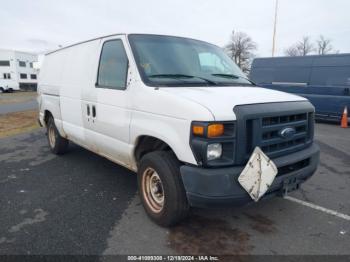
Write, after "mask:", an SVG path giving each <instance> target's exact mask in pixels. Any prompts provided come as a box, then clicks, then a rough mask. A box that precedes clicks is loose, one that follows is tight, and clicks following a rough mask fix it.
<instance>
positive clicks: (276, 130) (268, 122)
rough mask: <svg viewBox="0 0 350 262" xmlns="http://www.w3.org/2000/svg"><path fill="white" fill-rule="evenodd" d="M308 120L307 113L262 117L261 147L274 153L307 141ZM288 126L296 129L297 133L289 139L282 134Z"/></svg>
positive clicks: (267, 151)
mask: <svg viewBox="0 0 350 262" xmlns="http://www.w3.org/2000/svg"><path fill="white" fill-rule="evenodd" d="M307 120H308V114H307V113H303V114H293V115H284V116H273V117H264V118H262V133H261V144H260V147H261V149H262V150H263V151H264V152H266V153H272V152H276V151H280V150H284V149H286V148H289V147H293V146H298V145H302V144H304V143H306V141H307V138H308V133H307V132H308V121H307ZM287 127H291V128H294V129H295V134H294V135H293V137H291V138H290V139H288V140H287V139H284V138H282V137H281V136H280V131H281V130H282V129H283V128H287Z"/></svg>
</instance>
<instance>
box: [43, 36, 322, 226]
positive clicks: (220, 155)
mask: <svg viewBox="0 0 350 262" xmlns="http://www.w3.org/2000/svg"><path fill="white" fill-rule="evenodd" d="M38 93H39V97H38V101H39V106H40V116H39V121H40V123H41V125H43V126H45V127H46V128H47V134H48V142H49V146H50V148H51V150H52V152H53V153H56V154H62V153H64V152H65V151H66V149H67V146H68V141H73V142H74V143H76V144H78V145H81V146H83V147H85V148H87V149H88V150H91V151H93V152H95V153H97V154H99V155H101V156H104V157H106V158H108V159H110V160H112V161H113V162H115V163H118V164H120V165H123V166H125V167H127V168H128V169H130V170H132V171H134V172H136V173H137V175H138V188H139V194H140V198H141V200H142V203H143V205H144V208H145V210H146V213H147V214H148V215H149V216H150V217H151V218H152V219H153V220H154V221H155V222H156V223H158V224H160V225H163V226H170V225H174V224H176V223H177V222H179V221H180V220H181V219H183V218H184V217H185V216H186V215H187V214H188V211H189V208H190V207H215V206H223V205H238V204H244V203H249V202H252V201H258V200H259V199H262V198H267V197H269V196H274V195H280V194H285V193H288V192H289V191H292V190H295V189H297V188H298V187H299V185H300V184H301V183H303V182H304V181H306V180H307V179H308V178H309V177H311V176H312V174H313V173H314V172H315V170H316V168H317V165H318V162H319V148H318V146H317V145H316V144H315V143H314V141H313V136H314V107H313V106H312V105H311V104H310V103H309V102H308V101H307V100H306V99H305V98H302V97H299V96H296V95H291V94H287V93H283V92H279V91H274V90H269V89H264V88H261V87H257V86H255V85H254V84H253V83H252V82H251V81H249V80H248V79H247V78H246V76H245V75H244V74H243V73H242V72H241V70H240V69H239V68H238V67H237V65H236V64H235V63H234V62H232V60H231V59H230V58H229V57H228V56H227V55H226V54H225V53H224V52H223V50H222V49H221V48H219V47H217V46H215V45H212V44H209V43H206V42H203V41H198V40H194V39H188V38H182V37H174V36H164V35H146V34H116V35H110V36H105V37H101V38H96V39H92V40H89V41H86V42H82V43H78V44H75V45H72V46H68V47H65V48H63V49H60V50H57V51H54V52H51V53H49V54H47V55H46V57H45V60H44V63H43V66H42V69H41V72H40V77H39V87H38ZM82 164H83V163H82Z"/></svg>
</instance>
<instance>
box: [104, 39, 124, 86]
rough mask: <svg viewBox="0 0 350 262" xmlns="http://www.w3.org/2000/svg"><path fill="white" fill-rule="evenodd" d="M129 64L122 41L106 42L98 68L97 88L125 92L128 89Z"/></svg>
mask: <svg viewBox="0 0 350 262" xmlns="http://www.w3.org/2000/svg"><path fill="white" fill-rule="evenodd" d="M128 63H129V62H128V58H127V56H126V52H125V49H124V46H123V42H122V41H121V40H111V41H107V42H105V43H104V44H103V47H102V51H101V57H100V64H99V67H98V77H97V87H98V88H110V89H117V90H124V89H125V88H126V81H127V73H128Z"/></svg>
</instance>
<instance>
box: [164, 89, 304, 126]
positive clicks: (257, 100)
mask: <svg viewBox="0 0 350 262" xmlns="http://www.w3.org/2000/svg"><path fill="white" fill-rule="evenodd" d="M160 90H162V91H164V92H167V93H171V94H173V95H177V96H181V97H183V98H185V99H188V100H190V101H193V102H196V103H198V104H200V105H202V106H204V107H205V108H207V109H208V110H209V111H210V112H211V113H212V114H213V117H214V119H215V120H221V121H223V120H235V118H236V117H235V114H234V112H233V108H234V107H235V106H238V105H248V104H261V103H276V102H293V101H305V100H307V99H305V98H303V97H300V96H296V95H291V94H288V93H285V92H280V91H275V90H271V89H266V88H262V87H247V86H225V87H217V86H215V87H173V88H160Z"/></svg>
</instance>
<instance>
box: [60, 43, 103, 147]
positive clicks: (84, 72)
mask: <svg viewBox="0 0 350 262" xmlns="http://www.w3.org/2000/svg"><path fill="white" fill-rule="evenodd" d="M97 48H98V41H92V42H88V43H84V44H81V45H77V46H74V47H71V48H68V49H65V50H62V51H61V52H62V53H63V54H62V56H63V59H64V63H63V64H64V67H63V70H62V82H61V88H60V106H61V114H62V119H63V129H64V130H65V132H66V133H67V135H68V137H69V138H71V139H72V140H74V141H76V142H78V143H81V144H83V145H85V146H87V147H89V139H87V138H86V136H85V127H84V121H83V119H84V113H85V111H84V110H86V109H85V107H83V106H82V92H83V91H82V90H83V89H85V88H88V87H91V86H93V85H94V81H93V76H94V70H93V69H94V65H95V61H94V57H95V56H96V55H97Z"/></svg>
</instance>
